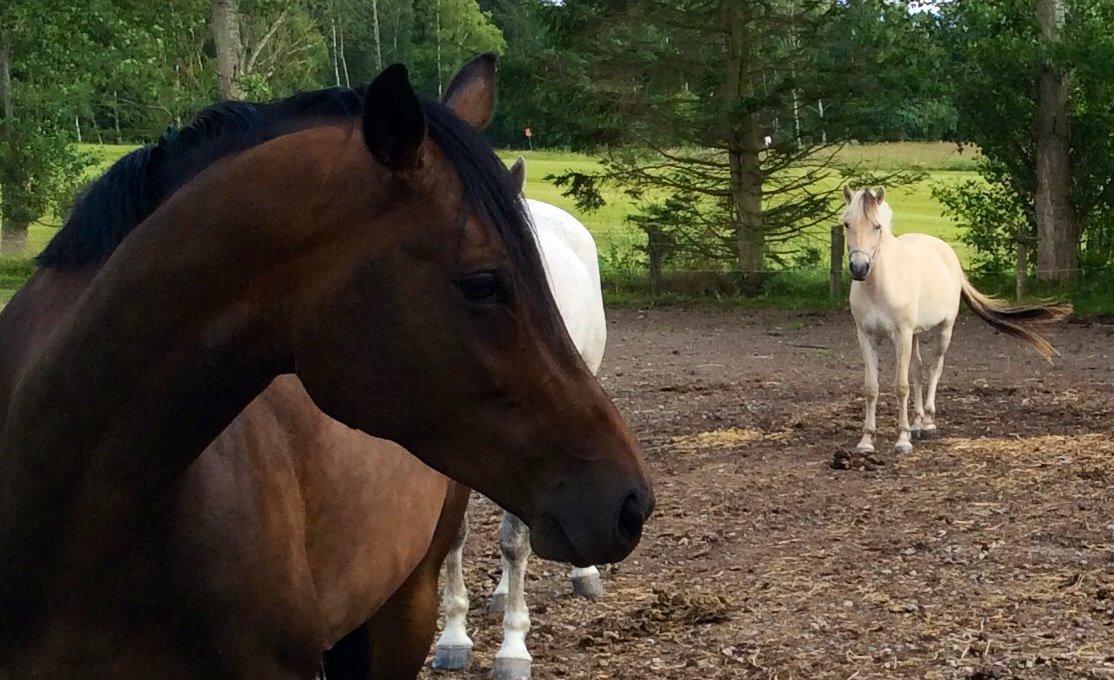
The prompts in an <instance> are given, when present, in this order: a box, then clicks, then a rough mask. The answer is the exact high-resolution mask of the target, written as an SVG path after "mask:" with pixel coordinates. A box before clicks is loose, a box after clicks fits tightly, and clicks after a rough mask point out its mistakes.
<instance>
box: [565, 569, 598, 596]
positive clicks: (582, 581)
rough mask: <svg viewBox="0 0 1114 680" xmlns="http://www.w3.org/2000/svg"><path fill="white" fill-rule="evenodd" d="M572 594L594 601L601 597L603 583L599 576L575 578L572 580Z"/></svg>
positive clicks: (591, 575)
mask: <svg viewBox="0 0 1114 680" xmlns="http://www.w3.org/2000/svg"><path fill="white" fill-rule="evenodd" d="M572 594H573V595H576V596H578V597H583V598H585V599H588V600H594V599H596V598H598V597H601V596H602V595H603V581H601V580H600V575H599V574H589V575H587V576H577V577H575V578H574V579H573V580H572Z"/></svg>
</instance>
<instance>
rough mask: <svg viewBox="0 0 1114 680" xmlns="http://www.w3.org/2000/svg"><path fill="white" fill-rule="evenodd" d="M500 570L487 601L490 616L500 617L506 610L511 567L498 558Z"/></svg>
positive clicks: (500, 557) (506, 514) (508, 514)
mask: <svg viewBox="0 0 1114 680" xmlns="http://www.w3.org/2000/svg"><path fill="white" fill-rule="evenodd" d="M509 516H510V513H509V512H508V513H505V514H504V515H503V520H504V521H506V519H507V517H509ZM499 562H500V569H499V583H498V584H497V585H496V586H495V591H494V592H493V593H491V599H490V600H488V601H487V613H488V614H492V615H500V616H501V615H502V614H503V612H504V611H505V610H506V609H507V591H509V590H510V588H511V581H510V576H509V574H510V572H511V567H510V565H509V564H508V563H507V558H506V557H504V556H502V555H500V556H499Z"/></svg>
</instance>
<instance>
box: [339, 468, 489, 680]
mask: <svg viewBox="0 0 1114 680" xmlns="http://www.w3.org/2000/svg"><path fill="white" fill-rule="evenodd" d="M469 493H471V491H470V490H469V489H467V488H465V487H462V486H460V485H458V484H453V485H452V486H451V487H450V490H449V493H448V494H447V496H446V499H445V505H444V508H443V509H442V510H441V519H440V520H439V521H438V523H437V530H436V532H435V533H434V535H433V541H432V543H431V544H430V548H429V551H428V552H427V553H426V556H425V557H424V558H423V559H422V561H421V564H419V565H418V567H417V568H416V569H415V570H414V571H413V572H412V573H411V574H410V577H409V578H408V579H406V582H405V583H403V584H402V587H400V588H399V589H398V590H396V591H395V593H394V595H392V596H391V599H389V600H387V602H386V603H385V604H384V605H383V606H382V607H381V608H380V609H379V611H377V612H376V613H375V616H374V617H372V619H371V620H370V621H368V628H369V630H370V633H371V677H372V678H375V680H380V679H382V678H387V679H389V680H395V679H396V678H397V679H399V680H402V679H404V678H405V679H408V678H416V677H417V676H418V673H419V672H420V671H421V669H422V664H424V663H425V659H426V656H427V655H428V654H429V648H430V646H431V645H432V644H433V634H434V633H435V632H436V630H437V579H438V576H439V575H440V573H441V563H442V562H444V561H445V555H447V554H448V553H449V550H450V549H451V548H452V546H453V543H454V542H455V541H456V538H457V536H458V535H459V534H460V525H461V522H462V521H463V519H464V512H465V510H466V509H467V507H468V494H469ZM326 680H331V679H328V678H327V679H326Z"/></svg>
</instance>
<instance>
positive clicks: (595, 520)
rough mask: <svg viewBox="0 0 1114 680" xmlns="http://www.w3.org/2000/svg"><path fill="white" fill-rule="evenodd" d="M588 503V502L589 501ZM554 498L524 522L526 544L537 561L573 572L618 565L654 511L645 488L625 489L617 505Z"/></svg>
mask: <svg viewBox="0 0 1114 680" xmlns="http://www.w3.org/2000/svg"><path fill="white" fill-rule="evenodd" d="M593 500H594V499H593ZM593 500H588V499H581V502H576V500H574V499H558V498H554V499H553V501H552V502H549V503H545V504H544V505H543V510H541V511H540V512H539V513H537V514H536V515H535V516H534V517H533V518H532V520H531V521H530V543H531V547H532V548H533V550H534V552H535V553H536V554H537V555H538V557H541V558H544V559H549V560H555V561H558V562H569V563H571V564H573V565H575V566H577V567H588V566H592V565H593V564H610V563H613V562H619V561H621V560H623V559H624V558H625V557H626V556H627V555H629V554H630V553H631V551H632V550H634V549H635V547H637V546H638V542H639V541H640V540H641V539H642V525H643V524H645V522H646V520H647V519H649V517H650V515H651V513H653V511H654V494H653V491H651V490H650V489H649V488H648V487H639V488H635V489H631V490H630V491H628V492H627V493H626V494H625V495H623V496H621V497H620V499H619V500H618V502H613V503H606V504H600V503H598V502H593Z"/></svg>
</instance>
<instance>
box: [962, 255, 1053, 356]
mask: <svg viewBox="0 0 1114 680" xmlns="http://www.w3.org/2000/svg"><path fill="white" fill-rule="evenodd" d="M963 301H964V302H966V303H967V306H968V307H970V308H971V310H972V311H973V312H975V314H978V315H979V318H981V319H982V320H983V321H985V322H987V323H988V324H990V325H991V326H993V327H994V328H997V329H998V330H1000V331H1002V332H1003V333H1005V334H1006V335H1012V336H1013V337H1015V338H1017V339H1018V340H1022V341H1024V342H1027V343H1029V344H1030V345H1032V346H1033V347H1034V348H1036V350H1037V351H1038V352H1040V354H1041V356H1043V357H1044V358H1045V359H1047V360H1048V361H1049V362H1051V361H1052V357H1054V356H1060V353H1059V352H1057V351H1056V348H1055V347H1053V346H1052V343H1050V342H1048V340H1045V339H1044V337H1043V336H1041V335H1040V334H1038V333H1036V332H1035V331H1033V330H1030V329H1029V328H1026V327H1025V326H1023V325H1021V324H1019V323H1017V322H1018V321H1020V320H1028V321H1058V320H1060V319H1063V318H1064V317H1066V316H1067V315H1069V314H1071V304H1069V303H1063V302H1043V303H1037V304H1032V305H1009V304H1006V303H1005V302H1003V301H1001V300H998V299H995V298H992V297H990V296H989V295H984V294H982V293H980V292H979V291H978V290H977V289H976V288H975V287H974V286H972V285H971V282H970V281H968V280H967V277H966V276H964V277H963Z"/></svg>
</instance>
